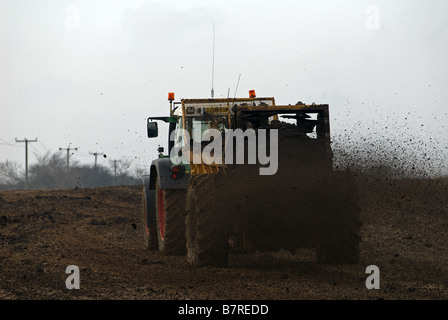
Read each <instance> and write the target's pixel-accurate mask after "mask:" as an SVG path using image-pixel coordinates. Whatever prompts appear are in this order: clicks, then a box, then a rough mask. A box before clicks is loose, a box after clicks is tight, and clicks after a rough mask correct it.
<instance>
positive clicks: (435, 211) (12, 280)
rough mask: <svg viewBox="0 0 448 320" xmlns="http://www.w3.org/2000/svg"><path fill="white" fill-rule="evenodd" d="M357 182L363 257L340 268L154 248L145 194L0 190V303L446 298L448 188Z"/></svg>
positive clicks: (285, 256) (303, 260) (306, 260)
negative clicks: (220, 262) (373, 271)
mask: <svg viewBox="0 0 448 320" xmlns="http://www.w3.org/2000/svg"><path fill="white" fill-rule="evenodd" d="M357 183H358V188H359V193H360V204H361V209H362V212H361V220H362V227H361V235H362V242H361V257H360V261H359V263H357V264H354V265H332V266H328V265H320V264H318V263H317V262H316V256H315V252H314V251H312V250H299V251H298V252H296V253H295V254H294V255H292V254H291V253H290V252H289V251H282V250H277V251H271V252H264V253H261V252H250V253H235V252H233V253H231V254H230V258H229V266H228V267H227V268H211V267H202V268H194V267H192V266H190V265H189V264H188V262H187V258H186V257H184V256H182V257H175V256H163V255H162V254H161V253H160V252H157V251H156V252H151V251H148V250H147V249H146V248H145V246H144V241H143V230H142V228H143V227H142V225H141V222H140V221H141V218H140V215H141V187H107V188H95V189H66V190H45V191H1V192H0V241H1V246H0V270H1V272H0V299H60V300H62V299H139V300H143V299H168V300H171V299H212V300H215V299H237V300H239V299H267V300H274V299H284V300H303V299H305V300H306V299H369V300H370V299H448V250H447V249H448V233H447V230H448V197H447V194H448V180H447V179H432V180H417V179H414V180H412V179H402V180H395V181H389V180H385V179H378V180H375V181H372V180H371V181H366V180H362V179H359V181H358V182H357ZM69 265H76V266H78V267H79V269H80V279H81V283H80V286H81V288H80V289H79V290H68V289H67V288H66V286H65V280H66V278H67V277H68V276H69V275H68V274H66V273H65V270H66V267H67V266H69ZM369 265H377V266H378V267H379V269H380V280H381V282H380V289H379V290H375V289H371V290H369V289H367V288H366V285H365V282H366V278H367V277H368V274H366V267H367V266H369Z"/></svg>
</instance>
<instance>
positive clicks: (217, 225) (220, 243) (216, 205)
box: [186, 175, 230, 267]
mask: <svg viewBox="0 0 448 320" xmlns="http://www.w3.org/2000/svg"><path fill="white" fill-rule="evenodd" d="M213 178H214V176H213V175H200V176H195V177H194V178H193V181H192V182H190V185H189V188H188V193H187V206H186V210H187V218H186V226H187V258H188V262H189V263H190V264H191V265H193V266H199V267H200V266H211V267H225V266H227V262H228V256H229V236H230V223H229V219H226V215H225V214H224V210H222V209H223V207H222V206H220V201H219V200H220V197H219V192H218V191H221V190H220V189H219V188H218V189H216V188H215V187H214V186H213V183H214V180H213ZM201 195H206V196H201Z"/></svg>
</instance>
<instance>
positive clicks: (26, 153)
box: [16, 138, 37, 190]
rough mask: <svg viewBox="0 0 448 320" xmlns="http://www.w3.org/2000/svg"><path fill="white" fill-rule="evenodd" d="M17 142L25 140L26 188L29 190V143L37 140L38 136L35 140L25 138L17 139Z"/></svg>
mask: <svg viewBox="0 0 448 320" xmlns="http://www.w3.org/2000/svg"><path fill="white" fill-rule="evenodd" d="M16 142H25V190H28V143H29V142H37V138H36V139H34V140H28V139H27V138H25V139H23V140H17V138H16Z"/></svg>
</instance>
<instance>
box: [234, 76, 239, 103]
mask: <svg viewBox="0 0 448 320" xmlns="http://www.w3.org/2000/svg"><path fill="white" fill-rule="evenodd" d="M240 78H241V73H240V74H239V76H238V81H237V83H236V87H235V95H234V96H233V99H235V98H236V91H237V90H238V85H239V84H240Z"/></svg>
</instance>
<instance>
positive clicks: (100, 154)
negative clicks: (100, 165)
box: [89, 152, 104, 169]
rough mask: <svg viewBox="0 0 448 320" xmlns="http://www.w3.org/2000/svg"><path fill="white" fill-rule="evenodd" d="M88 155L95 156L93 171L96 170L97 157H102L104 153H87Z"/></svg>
mask: <svg viewBox="0 0 448 320" xmlns="http://www.w3.org/2000/svg"><path fill="white" fill-rule="evenodd" d="M89 153H90V154H93V155H94V156H95V169H96V161H97V157H98V156H102V155H103V154H104V153H98V152H89Z"/></svg>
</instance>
